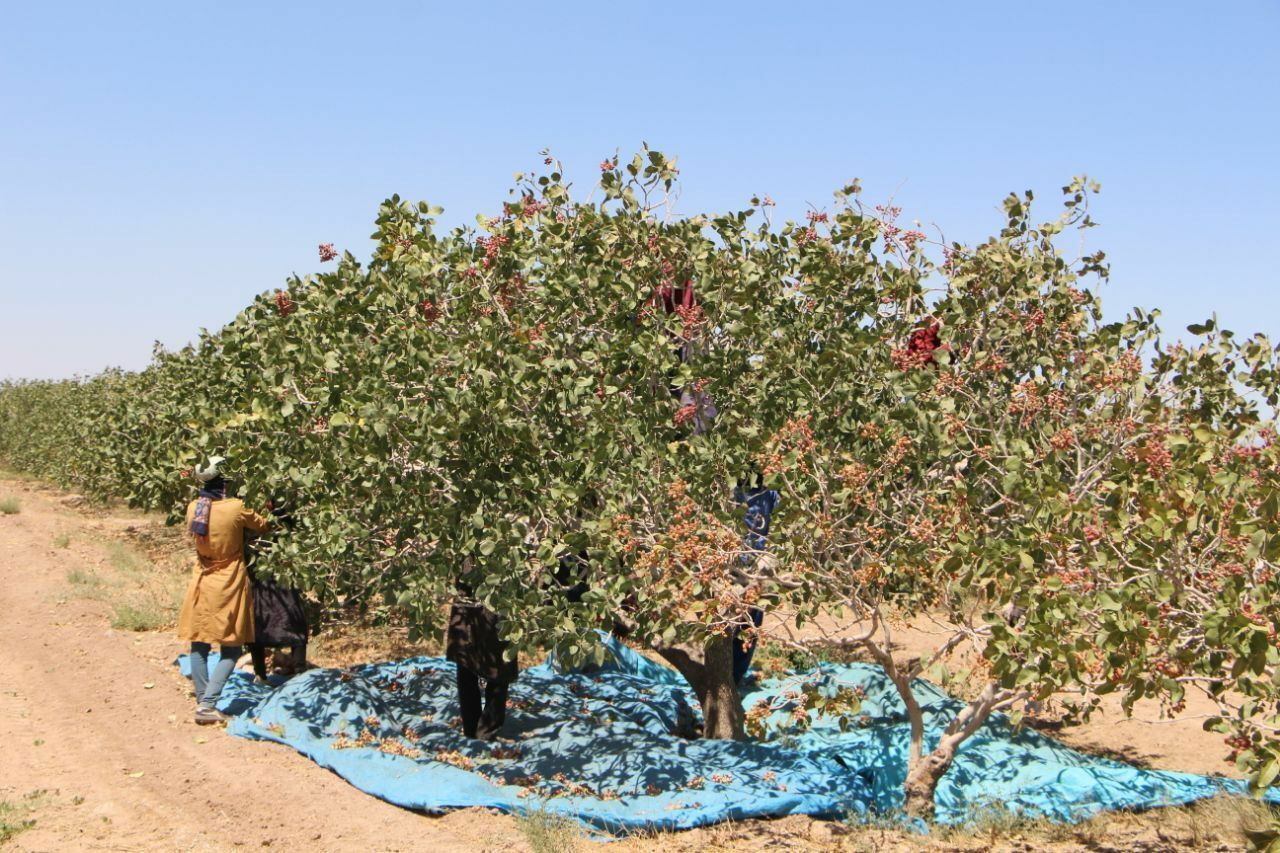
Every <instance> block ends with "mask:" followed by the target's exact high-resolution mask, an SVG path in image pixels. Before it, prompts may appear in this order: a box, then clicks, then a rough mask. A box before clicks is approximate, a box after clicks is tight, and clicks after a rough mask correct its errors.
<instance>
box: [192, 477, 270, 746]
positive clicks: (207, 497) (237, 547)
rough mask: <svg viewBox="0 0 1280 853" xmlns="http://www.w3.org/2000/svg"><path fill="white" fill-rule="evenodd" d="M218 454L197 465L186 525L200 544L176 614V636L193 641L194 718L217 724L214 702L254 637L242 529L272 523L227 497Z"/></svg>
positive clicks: (259, 529)
mask: <svg viewBox="0 0 1280 853" xmlns="http://www.w3.org/2000/svg"><path fill="white" fill-rule="evenodd" d="M224 461H225V460H224V459H223V458H222V457H220V456H215V457H213V458H212V459H210V460H209V464H208V465H207V466H205V467H203V468H199V467H197V468H196V470H195V472H194V473H195V477H196V479H197V480H198V481H199V482H200V484H201V485H200V492H199V495H198V496H197V498H196V499H195V500H194V501H192V502H191V504H190V506H188V507H187V525H188V529H189V530H190V532H191V534H192V537H193V538H194V540H195V546H196V564H195V566H194V567H193V568H192V570H191V582H190V584H188V585H187V594H186V596H185V597H184V598H183V600H182V612H181V614H180V615H179V616H178V639H180V640H189V641H190V642H191V683H192V686H193V687H194V688H195V694H196V713H195V721H196V722H197V723H199V724H205V723H216V722H218V721H220V720H223V719H225V717H224V716H223V715H222V714H221V713H219V712H218V710H217V708H216V707H215V706H216V705H217V702H218V697H219V696H220V695H221V693H222V687H223V685H225V684H226V683H227V679H228V678H229V677H230V676H231V672H232V670H233V669H234V668H235V665H236V659H237V658H239V657H240V654H241V651H242V650H241V646H242V645H243V644H244V643H251V642H253V640H254V632H253V599H252V597H251V595H250V593H249V575H248V571H247V569H246V568H245V559H244V532H245V530H252V531H254V532H257V533H263V532H265V531H266V529H267V527H268V524H269V522H268V521H267V519H266V518H264V517H262V516H261V515H258V514H257V513H256V512H254V511H253V510H251V509H249V508H248V507H246V506H245V505H244V502H243V501H241V500H240V499H238V498H229V497H227V483H226V480H225V479H223V476H222V471H221V465H222V463H223V462H224ZM214 643H218V644H219V646H220V647H221V648H220V649H219V660H218V663H217V665H216V666H215V667H214V669H213V673H212V674H210V672H209V662H208V658H209V651H210V648H211V647H212V645H213V644H214Z"/></svg>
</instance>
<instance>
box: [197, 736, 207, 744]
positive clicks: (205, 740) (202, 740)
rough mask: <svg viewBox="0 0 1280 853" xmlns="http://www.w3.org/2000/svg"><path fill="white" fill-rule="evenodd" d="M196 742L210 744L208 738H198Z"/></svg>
mask: <svg viewBox="0 0 1280 853" xmlns="http://www.w3.org/2000/svg"><path fill="white" fill-rule="evenodd" d="M195 740H196V743H208V742H209V739H208V738H207V737H198V738H196V739H195Z"/></svg>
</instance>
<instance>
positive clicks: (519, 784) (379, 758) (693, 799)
mask: <svg viewBox="0 0 1280 853" xmlns="http://www.w3.org/2000/svg"><path fill="white" fill-rule="evenodd" d="M608 643H609V646H610V649H611V651H612V652H613V655H614V661H613V662H612V663H610V664H608V665H606V666H605V667H603V668H601V669H599V670H597V671H594V672H590V673H564V672H560V671H558V670H557V669H556V667H555V666H554V664H553V663H548V664H543V665H541V666H537V667H533V668H531V669H528V670H526V671H524V672H523V673H521V676H520V679H519V681H517V682H516V684H515V685H513V687H512V690H511V704H510V707H509V710H508V716H507V725H506V728H505V730H504V733H503V734H504V738H503V739H501V740H499V741H497V742H494V743H484V742H481V741H476V740H471V739H468V738H466V737H464V736H463V735H462V734H461V731H460V728H459V724H458V722H457V719H456V717H457V713H458V707H457V698H456V687H455V682H454V669H453V664H451V663H449V662H447V661H445V660H442V659H439V658H412V659H409V660H405V661H398V662H392V663H382V664H369V665H363V666H356V667H352V668H350V669H346V670H337V669H315V670H311V671H309V672H306V673H304V674H302V675H300V676H297V677H295V678H293V679H291V680H289V681H288V682H286V683H284V684H283V685H281V686H279V687H275V688H273V687H271V686H268V685H262V684H255V683H254V681H253V679H252V677H250V676H249V675H248V674H247V673H243V672H237V673H235V674H234V675H233V677H232V679H231V680H230V681H229V682H228V684H227V687H226V689H225V690H224V693H223V696H222V700H221V702H220V703H219V708H220V710H222V711H224V712H226V713H229V714H233V715H235V719H233V720H232V721H231V722H230V723H229V725H228V729H227V730H228V732H229V733H230V734H233V735H236V736H238V737H244V738H251V739H257V740H267V741H275V742H277V743H282V744H285V745H287V746H290V747H292V748H293V749H296V750H297V751H299V752H301V753H302V754H304V755H306V756H308V757H309V758H311V759H312V760H313V761H315V762H316V763H317V764H319V765H320V766H322V767H327V768H329V769H330V770H332V771H334V772H335V773H337V774H338V775H340V776H342V777H343V778H344V779H346V780H347V781H348V782H350V783H351V784H352V785H354V786H355V787H357V788H359V789H360V790H362V791H365V792H367V793H369V794H372V795H373V796H376V797H379V798H380V799H384V800H387V801H389V802H392V803H395V804H397V805H400V806H404V807H406V808H412V809H419V810H422V811H426V812H433V813H438V812H442V811H445V810H449V809H456V808H466V807H471V806H481V807H488V808H495V809H499V810H502V811H506V812H513V813H521V812H526V811H531V810H535V809H539V810H544V811H547V812H551V813H556V814H561V815H565V816H568V817H571V818H574V819H576V820H578V821H580V822H581V823H583V824H585V825H587V826H590V827H593V828H596V829H601V830H605V831H607V832H612V833H625V832H631V831H636V830H642V829H654V830H660V829H687V828H691V827H694V826H701V825H705V824H709V823H715V822H718V821H723V820H731V819H733V820H737V819H744V818H751V817H778V816H783V815H788V814H807V815H812V816H815V817H831V818H841V817H851V818H857V817H859V816H863V815H867V814H871V813H889V812H892V811H894V810H895V809H898V808H900V806H901V803H902V782H903V779H904V778H905V775H906V755H907V747H908V724H907V723H906V719H905V715H904V712H903V707H902V704H901V701H900V700H899V698H898V697H897V694H896V693H895V692H894V690H893V687H892V685H891V684H890V683H889V681H888V680H887V679H886V678H885V677H884V673H883V672H882V671H881V670H880V669H879V668H877V667H874V666H869V665H863V664H848V665H836V666H828V667H824V669H823V671H822V673H821V674H820V675H818V676H815V675H813V674H809V675H806V676H793V677H792V678H790V679H782V680H772V681H768V682H765V683H764V684H762V685H761V686H760V687H758V688H756V689H755V690H752V691H749V692H748V693H747V694H746V695H745V699H744V701H745V703H746V704H747V706H748V707H750V705H751V704H752V703H754V702H755V701H757V700H758V699H761V698H768V697H771V696H778V695H785V693H786V691H787V690H789V689H791V688H794V687H795V686H796V683H797V682H798V681H799V680H800V679H802V678H814V677H820V678H823V679H826V680H828V682H829V683H831V684H838V685H842V686H858V687H861V688H862V690H863V691H865V694H866V696H865V699H864V701H863V706H862V709H861V714H862V715H863V716H862V717H861V718H860V720H859V721H858V724H857V725H854V726H852V727H851V728H850V729H849V730H848V731H843V732H842V731H841V730H840V728H839V727H838V726H837V725H836V723H835V721H833V720H826V719H823V718H816V720H815V722H814V724H813V725H812V727H811V728H810V729H809V730H808V731H806V732H804V733H802V734H799V735H797V736H794V737H788V738H786V739H784V740H783V741H780V742H770V743H734V742H727V741H703V740H687V739H685V738H682V737H680V736H678V735H676V734H674V732H677V731H682V730H687V729H688V727H689V723H690V722H691V721H692V720H694V719H695V718H696V717H697V715H698V710H697V703H696V701H695V699H694V697H693V695H692V694H691V693H690V692H689V691H688V689H687V687H686V686H685V684H684V682H683V680H682V679H681V678H680V676H679V675H678V674H677V673H675V672H673V671H671V670H669V669H667V668H666V667H663V666H659V665H658V664H655V663H653V662H652V661H649V660H647V659H645V658H644V657H642V656H641V655H639V654H637V653H635V652H634V651H632V650H630V649H628V648H627V647H625V646H623V645H621V644H619V643H617V642H615V641H612V640H610V641H608ZM181 662H182V665H183V669H184V674H185V673H186V659H185V657H184V658H183V659H182V661H181ZM212 665H213V661H212V660H211V661H210V666H212ZM917 688H918V691H917V695H919V696H920V697H921V698H922V701H923V705H924V708H925V710H926V720H927V723H928V725H927V731H928V738H929V740H930V741H931V742H932V741H934V740H936V737H937V735H938V732H939V731H940V726H941V725H942V724H945V721H946V719H947V718H948V717H949V716H950V713H952V712H953V711H954V710H955V708H956V707H958V705H957V703H956V702H955V700H952V699H950V698H948V697H947V696H946V695H945V694H944V693H942V692H941V691H940V690H938V689H937V688H935V687H933V686H932V685H929V684H927V683H925V682H918V683H917ZM780 713H785V711H782V712H780ZM942 713H945V714H946V716H945V717H939V714H942ZM935 722H936V723H937V725H935ZM1224 792H1225V793H1236V794H1241V793H1245V788H1244V785H1243V783H1241V782H1238V781H1235V780H1227V779H1220V778H1211V777H1205V776H1197V775H1194V774H1188V773H1175V772H1164V771H1154V770H1143V769H1139V768H1136V767H1132V766H1130V765H1127V764H1124V763H1120V762H1116V761H1110V760H1107V759H1102V758H1095V757H1091V756H1086V755H1083V754H1081V753H1078V752H1075V751H1073V750H1070V749H1068V748H1066V747H1064V746H1062V745H1061V744H1059V743H1058V742H1056V741H1054V740H1053V739H1051V738H1048V737H1045V736H1043V735H1040V734H1038V733H1036V732H1031V731H1021V732H1018V731H1015V730H1014V729H1012V728H1011V727H1010V726H1009V725H1008V723H1007V721H1006V720H1005V719H1004V718H1003V717H998V716H997V717H995V718H993V719H992V720H991V721H989V722H988V723H987V724H986V725H985V726H984V727H983V728H982V729H981V730H980V731H979V732H978V733H977V734H975V735H974V736H973V737H972V738H970V739H969V740H968V741H966V742H965V744H964V745H963V746H962V747H961V749H960V751H959V753H958V755H957V757H956V761H955V764H954V765H953V766H952V767H951V769H950V770H948V772H947V774H946V775H945V776H944V777H943V779H942V781H941V783H940V784H939V786H938V790H937V796H936V809H937V818H938V820H940V821H942V822H948V823H954V822H962V821H964V820H965V819H966V817H971V816H972V815H974V814H975V812H976V810H980V809H983V808H990V807H1003V808H1008V809H1010V810H1013V811H1017V812H1022V813H1027V814H1036V815H1045V816H1048V817H1052V818H1056V819H1058V820H1063V821H1078V820H1082V819H1084V818H1087V817H1089V816H1091V815H1093V814H1095V813H1097V812H1098V811H1101V810H1103V809H1120V808H1128V809H1142V808H1151V807H1155V806H1161V805H1173V804H1181V803H1186V802H1189V801H1191V800H1195V799H1199V798H1202V797H1209V796H1212V795H1214V794H1218V793H1224Z"/></svg>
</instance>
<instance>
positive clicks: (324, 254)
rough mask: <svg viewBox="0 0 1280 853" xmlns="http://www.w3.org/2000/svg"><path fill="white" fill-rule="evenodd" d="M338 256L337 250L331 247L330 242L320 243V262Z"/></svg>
mask: <svg viewBox="0 0 1280 853" xmlns="http://www.w3.org/2000/svg"><path fill="white" fill-rule="evenodd" d="M336 257H338V250H337V249H335V248H333V244H332V243H321V244H320V262H321V263H325V262H327V261H331V260H333V259H334V258H336Z"/></svg>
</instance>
